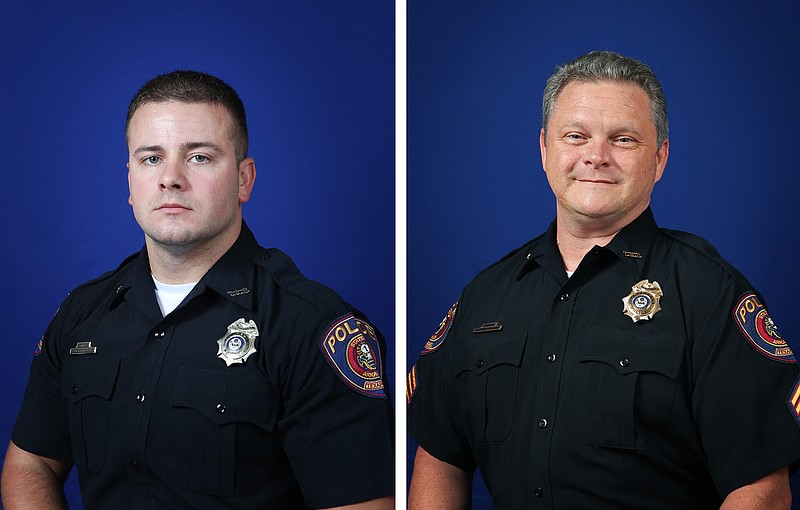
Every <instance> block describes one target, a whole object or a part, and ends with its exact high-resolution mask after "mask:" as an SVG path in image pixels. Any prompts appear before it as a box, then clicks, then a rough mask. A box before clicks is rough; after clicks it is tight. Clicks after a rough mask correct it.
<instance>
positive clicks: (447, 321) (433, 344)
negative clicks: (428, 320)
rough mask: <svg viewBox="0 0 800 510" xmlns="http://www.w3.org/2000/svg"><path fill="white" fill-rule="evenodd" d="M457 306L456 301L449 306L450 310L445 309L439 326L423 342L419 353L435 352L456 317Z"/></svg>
mask: <svg viewBox="0 0 800 510" xmlns="http://www.w3.org/2000/svg"><path fill="white" fill-rule="evenodd" d="M457 308H458V301H456V303H455V304H454V305H453V306H452V307H450V310H448V311H447V315H445V316H444V319H442V322H440V323H439V328H438V329H437V330H436V332H435V333H434V334H432V335H431V337H430V338H429V339H428V341H427V342H425V348H424V349H422V352H421V353H420V355H422V356H424V355H426V354H430V353H432V352H435V351H436V350H437V349H438V348H439V347H441V346H442V344H443V343H444V339H445V337H447V332H448V331H450V328H451V327H453V320H454V319H455V317H456V309H457Z"/></svg>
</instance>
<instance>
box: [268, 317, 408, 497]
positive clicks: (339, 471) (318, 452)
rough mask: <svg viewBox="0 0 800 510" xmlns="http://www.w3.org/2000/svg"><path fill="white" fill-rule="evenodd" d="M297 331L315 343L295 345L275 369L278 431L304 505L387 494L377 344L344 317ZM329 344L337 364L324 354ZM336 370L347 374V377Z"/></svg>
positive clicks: (387, 423) (389, 480) (386, 432)
mask: <svg viewBox="0 0 800 510" xmlns="http://www.w3.org/2000/svg"><path fill="white" fill-rule="evenodd" d="M337 328H340V329H338V330H337ZM303 329H305V330H306V331H308V335H310V338H312V339H313V342H314V344H312V343H310V342H295V344H294V345H293V346H292V347H291V356H289V357H287V358H286V359H287V360H289V361H288V363H287V364H286V365H285V366H283V367H282V368H281V370H280V371H279V372H280V374H281V375H280V378H281V380H280V392H281V394H282V395H281V397H282V402H283V410H282V414H281V418H280V419H279V423H278V428H279V434H280V440H281V443H282V444H283V449H284V451H285V452H286V455H287V457H288V458H289V461H290V463H291V465H292V468H293V470H294V471H295V475H296V477H297V480H298V482H299V484H300V487H301V490H302V492H303V497H304V499H305V501H306V504H308V505H309V506H311V507H313V508H325V507H331V506H340V505H347V504H353V503H357V502H361V501H368V500H371V499H376V498H380V497H384V496H388V495H390V494H393V493H394V446H393V440H394V427H393V424H394V422H393V412H392V408H391V401H390V399H389V397H388V395H387V393H386V391H385V388H383V382H384V374H385V372H384V369H385V346H384V342H383V338H382V337H381V335H380V333H379V332H378V331H377V330H376V329H375V328H373V327H372V326H371V325H370V324H369V323H368V322H367V321H366V320H364V319H362V318H360V317H357V316H355V315H353V314H350V313H345V314H344V315H342V316H340V317H338V318H337V319H334V320H333V321H331V322H327V323H322V324H321V325H317V327H316V328H313V325H311V327H310V326H309V325H308V324H306V325H305V328H303ZM331 335H333V336H331ZM336 335H339V337H338V338H337V336H336ZM331 338H332V339H333V340H332V341H333V342H335V343H334V344H333V351H334V352H333V354H332V356H333V357H335V358H336V360H335V361H331V359H330V358H329V356H328V354H329V353H330V350H331V346H329V345H328V342H329V341H331ZM326 348H327V352H326ZM351 365H352V366H351ZM340 370H341V371H348V370H349V372H348V373H347V374H346V375H347V376H349V377H350V379H348V377H347V376H345V375H343V374H342V373H341V372H339V371H340Z"/></svg>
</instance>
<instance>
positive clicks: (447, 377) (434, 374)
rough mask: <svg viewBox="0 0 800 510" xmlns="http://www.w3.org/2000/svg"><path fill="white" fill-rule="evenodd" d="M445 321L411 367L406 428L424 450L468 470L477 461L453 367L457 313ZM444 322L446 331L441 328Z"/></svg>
mask: <svg viewBox="0 0 800 510" xmlns="http://www.w3.org/2000/svg"><path fill="white" fill-rule="evenodd" d="M454 308H455V307H454ZM453 311H454V310H453ZM445 321H447V316H446V317H445V319H444V320H443V321H442V325H440V327H439V330H437V331H436V332H435V333H434V335H433V336H432V337H431V339H430V340H428V342H427V343H426V345H425V348H424V349H423V351H422V354H421V355H420V357H419V360H418V361H417V363H416V364H415V365H414V367H413V368H412V372H411V374H410V375H411V376H413V378H414V381H413V388H410V389H409V391H408V398H409V403H408V431H409V433H410V434H411V435H412V437H413V438H414V439H415V440H416V441H417V443H418V444H419V445H420V446H421V447H422V448H423V449H424V450H425V451H426V452H428V453H430V454H431V455H433V456H434V457H436V458H437V459H439V460H442V461H444V462H447V463H448V464H451V465H453V466H456V467H458V468H460V469H463V470H465V471H470V472H471V471H474V470H475V468H476V462H475V459H474V457H473V455H472V450H471V448H470V446H469V445H470V441H469V438H470V437H471V432H470V431H469V430H468V427H469V425H468V424H469V423H470V421H469V420H468V419H466V417H465V416H464V415H463V413H462V412H461V410H460V406H459V395H458V393H457V384H456V370H455V366H456V357H457V354H458V347H459V340H458V336H459V335H458V331H459V327H460V322H461V321H460V316H459V315H458V313H457V312H456V313H455V317H453V318H452V324H451V325H449V326H447V325H446V324H445ZM443 326H445V327H446V331H445V332H442V331H441V329H442V327H443Z"/></svg>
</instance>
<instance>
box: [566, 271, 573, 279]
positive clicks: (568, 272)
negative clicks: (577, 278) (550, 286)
mask: <svg viewBox="0 0 800 510" xmlns="http://www.w3.org/2000/svg"><path fill="white" fill-rule="evenodd" d="M574 274H575V271H567V278H572V275H574Z"/></svg>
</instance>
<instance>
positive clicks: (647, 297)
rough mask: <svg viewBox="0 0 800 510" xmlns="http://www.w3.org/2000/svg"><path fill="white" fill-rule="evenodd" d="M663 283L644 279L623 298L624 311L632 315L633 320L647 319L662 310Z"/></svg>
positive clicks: (629, 315)
mask: <svg viewBox="0 0 800 510" xmlns="http://www.w3.org/2000/svg"><path fill="white" fill-rule="evenodd" d="M663 295H664V293H663V292H661V285H659V284H658V282H655V281H654V282H653V283H650V280H642V281H640V282H639V283H637V284H636V285H634V286H633V287H631V293H630V294H628V295H627V296H625V297H624V298H622V313H624V314H625V315H627V316H628V317H630V318H631V319H632V320H633V322H639V321H646V320H650V319H652V318H653V315H655V314H656V312H658V311H659V310H661V304H660V303H659V301H660V300H661V296H663Z"/></svg>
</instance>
